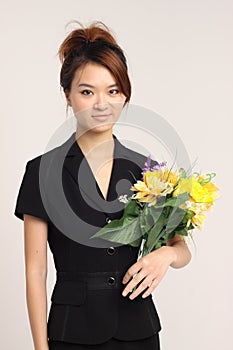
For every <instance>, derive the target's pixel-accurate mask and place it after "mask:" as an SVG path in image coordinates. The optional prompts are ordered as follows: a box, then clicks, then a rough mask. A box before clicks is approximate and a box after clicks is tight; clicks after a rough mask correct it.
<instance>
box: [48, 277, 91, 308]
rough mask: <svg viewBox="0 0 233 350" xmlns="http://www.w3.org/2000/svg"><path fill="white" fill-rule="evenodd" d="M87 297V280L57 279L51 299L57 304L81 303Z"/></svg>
mask: <svg viewBox="0 0 233 350" xmlns="http://www.w3.org/2000/svg"><path fill="white" fill-rule="evenodd" d="M85 299H86V284H85V281H56V284H55V286H54V289H53V292H52V295H51V301H52V302H53V303H56V304H66V305H69V304H70V305H81V304H83V303H84V301H85Z"/></svg>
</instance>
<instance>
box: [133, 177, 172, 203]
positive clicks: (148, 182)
mask: <svg viewBox="0 0 233 350" xmlns="http://www.w3.org/2000/svg"><path fill="white" fill-rule="evenodd" d="M143 180H144V181H140V180H138V181H137V182H136V183H135V184H134V186H132V187H131V190H132V191H136V192H137V193H136V194H134V195H133V196H132V198H133V199H138V200H139V201H140V202H148V203H150V204H149V206H151V205H154V204H155V203H156V202H157V198H159V197H161V196H164V195H166V194H167V193H171V191H172V189H173V188H172V186H171V184H169V183H168V182H166V181H165V180H163V174H161V171H147V172H145V173H144V176H143Z"/></svg>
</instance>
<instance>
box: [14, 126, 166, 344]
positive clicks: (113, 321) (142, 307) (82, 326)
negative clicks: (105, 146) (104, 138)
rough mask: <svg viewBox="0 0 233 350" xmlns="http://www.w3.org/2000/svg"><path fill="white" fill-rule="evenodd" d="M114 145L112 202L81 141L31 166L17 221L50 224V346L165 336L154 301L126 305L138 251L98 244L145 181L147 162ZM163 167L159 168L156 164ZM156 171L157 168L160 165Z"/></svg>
mask: <svg viewBox="0 0 233 350" xmlns="http://www.w3.org/2000/svg"><path fill="white" fill-rule="evenodd" d="M113 137H114V145H115V147H114V162H113V169H112V174H111V180H110V184H109V189H108V195H107V200H104V197H103V195H102V192H101V190H100V188H99V186H98V184H97V182H96V180H95V177H94V175H93V173H92V171H91V168H90V166H89V164H88V162H87V160H86V158H85V157H84V155H83V153H82V151H81V149H80V147H79V146H78V144H77V142H76V140H75V132H74V133H73V134H72V135H71V137H69V139H68V140H67V141H66V142H65V143H63V144H62V145H61V146H58V147H56V148H54V149H53V150H51V151H48V152H46V153H45V154H43V155H40V156H38V157H36V158H34V159H32V160H29V161H28V162H27V165H26V169H25V173H24V176H23V180H22V183H21V186H20V189H19V193H18V197H17V202H16V208H15V212H14V214H15V215H16V216H17V217H18V218H20V219H21V220H23V214H24V213H25V214H30V215H33V216H36V217H39V218H42V219H43V220H45V221H46V222H47V223H48V244H49V247H50V249H51V252H52V254H53V258H54V264H55V268H56V277H57V279H56V283H55V285H54V289H53V292H52V294H51V302H52V303H51V308H50V310H49V315H48V328H47V329H48V338H49V339H51V340H60V341H67V342H73V343H83V344H99V343H102V342H105V341H107V340H108V339H110V338H111V337H115V338H117V339H121V340H136V339H141V338H145V337H149V336H151V335H153V334H154V333H156V332H158V331H160V329H161V325H160V320H159V317H158V314H157V311H156V308H155V304H154V302H153V299H152V296H151V295H150V296H148V297H147V298H145V299H143V298H142V297H141V295H142V293H141V294H140V295H139V296H137V297H136V298H135V299H134V300H130V299H129V295H128V296H126V297H123V296H122V295H121V292H122V291H123V289H124V287H125V286H124V285H123V284H122V283H121V280H122V278H123V276H124V274H125V272H126V271H127V269H128V268H129V267H130V266H131V265H133V264H134V263H135V262H136V260H137V253H138V248H135V247H131V246H129V245H119V244H116V243H112V242H109V241H105V240H103V239H100V238H99V239H97V238H95V239H90V237H91V236H92V235H93V234H94V233H95V232H97V231H98V230H99V229H100V228H101V227H103V226H104V225H105V224H106V221H108V220H111V219H115V218H120V217H121V215H122V213H123V206H124V204H123V203H121V202H119V201H118V200H117V197H119V195H121V194H128V195H132V194H133V192H132V191H130V190H129V188H130V186H131V185H132V184H133V183H135V182H136V181H135V178H136V179H138V180H139V179H141V171H142V168H143V167H144V163H145V161H146V156H144V155H142V154H140V153H138V152H135V151H133V150H131V149H129V148H127V147H125V146H124V145H123V144H122V143H120V141H119V140H118V139H117V138H116V136H115V135H113ZM152 162H153V161H152ZM154 162H155V161H154ZM155 163H156V162H155Z"/></svg>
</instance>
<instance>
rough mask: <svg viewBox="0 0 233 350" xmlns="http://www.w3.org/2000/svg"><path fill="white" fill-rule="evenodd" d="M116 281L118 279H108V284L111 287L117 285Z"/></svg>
mask: <svg viewBox="0 0 233 350" xmlns="http://www.w3.org/2000/svg"><path fill="white" fill-rule="evenodd" d="M115 281H116V279H115V277H112V276H111V277H109V279H108V284H110V285H113V284H115Z"/></svg>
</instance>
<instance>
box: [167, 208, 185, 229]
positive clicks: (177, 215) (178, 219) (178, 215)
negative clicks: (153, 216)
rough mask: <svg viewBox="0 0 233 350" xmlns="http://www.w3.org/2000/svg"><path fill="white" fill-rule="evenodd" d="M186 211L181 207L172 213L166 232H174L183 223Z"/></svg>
mask: <svg viewBox="0 0 233 350" xmlns="http://www.w3.org/2000/svg"><path fill="white" fill-rule="evenodd" d="M185 214H186V211H185V210H183V209H180V208H179V207H177V208H174V209H173V211H172V212H171V214H170V216H169V218H168V222H167V224H166V232H172V231H174V230H175V229H176V228H177V227H178V226H179V225H180V224H181V223H183V221H182V220H183V218H184V217H185Z"/></svg>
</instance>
